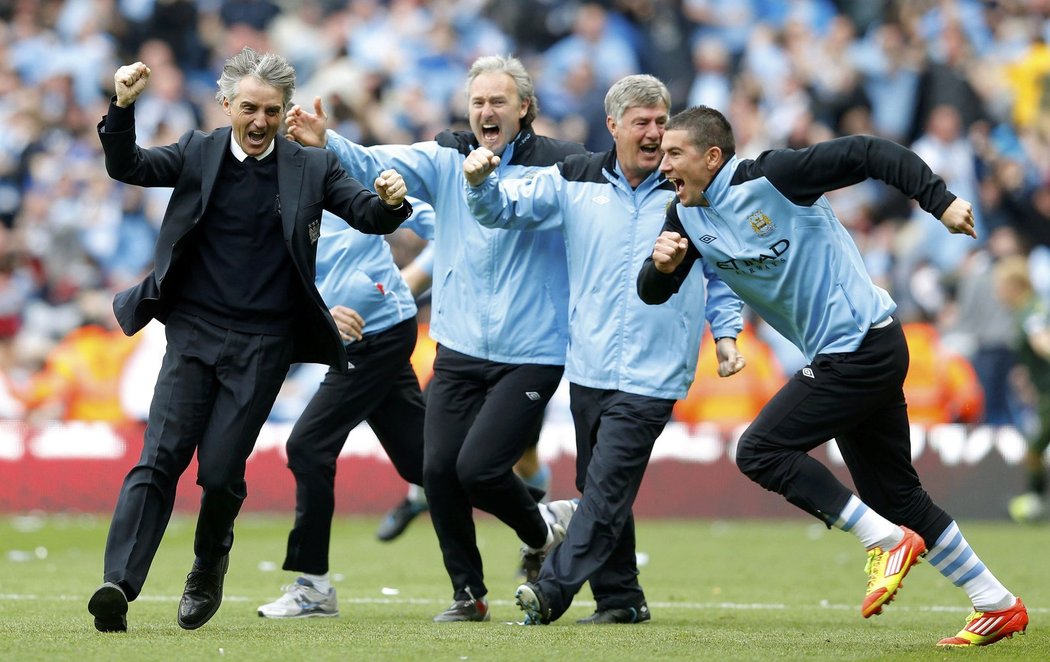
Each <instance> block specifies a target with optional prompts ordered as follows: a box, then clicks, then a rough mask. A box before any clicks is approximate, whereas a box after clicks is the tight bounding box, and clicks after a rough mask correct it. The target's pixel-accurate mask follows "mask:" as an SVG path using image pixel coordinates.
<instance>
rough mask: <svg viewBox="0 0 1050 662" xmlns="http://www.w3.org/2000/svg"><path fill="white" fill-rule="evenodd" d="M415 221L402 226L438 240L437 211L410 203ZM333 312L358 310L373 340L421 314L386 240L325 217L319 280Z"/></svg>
mask: <svg viewBox="0 0 1050 662" xmlns="http://www.w3.org/2000/svg"><path fill="white" fill-rule="evenodd" d="M409 202H411V203H412V216H410V217H409V219H408V220H407V221H405V222H404V223H402V224H401V227H403V228H409V229H410V230H412V231H413V232H415V233H416V234H417V235H419V236H420V237H422V238H424V239H431V238H433V235H434V209H433V207H431V206H430V205H428V204H426V203H424V202H420V201H418V200H413V199H410V200H409ZM314 282H315V283H317V290H318V291H319V292H320V293H321V298H322V299H324V302H325V304H327V305H328V307H329V308H331V307H332V306H336V305H341V306H347V307H348V308H353V309H354V310H356V311H357V312H358V314H359V315H361V317H362V318H363V319H364V320H365V327H364V330H363V331H362V333H363V334H364V335H366V336H367V335H370V334H373V333H378V332H380V331H385V330H387V329H389V328H390V327H392V326H394V325H396V324H399V323H401V322H404V321H405V320H407V319H411V318H412V317H414V316H415V314H416V303H415V300H414V299H413V297H412V293H411V292H410V291H409V289H408V285H406V284H405V281H404V279H403V278H401V270H400V269H398V267H397V264H395V263H394V257H393V255H391V253H390V244H388V243H387V241H386V239H385V238H384V237H383V235H378V234H364V233H362V232H358V231H357V230H355V229H354V228H352V227H350V226H349V225H347V224H346V221H344V220H342V219H341V218H339V217H338V216H336V215H335V214H331V213H329V212H324V213H323V214H322V215H321V238H320V239H319V240H318V242H317V276H316V278H315V280H314Z"/></svg>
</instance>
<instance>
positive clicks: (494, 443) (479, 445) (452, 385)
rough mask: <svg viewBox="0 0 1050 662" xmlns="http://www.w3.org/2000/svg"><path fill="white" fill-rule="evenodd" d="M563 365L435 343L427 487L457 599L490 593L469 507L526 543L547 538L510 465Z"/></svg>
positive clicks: (427, 427)
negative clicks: (515, 360)
mask: <svg viewBox="0 0 1050 662" xmlns="http://www.w3.org/2000/svg"><path fill="white" fill-rule="evenodd" d="M563 371H564V367H563V366H551V365H533V364H522V365H517V364H509V363H496V362H493V361H485V360H482V359H477V358H474V357H471V356H467V355H465V354H460V353H459V352H455V351H452V350H450V349H448V348H447V347H442V346H440V345H439V346H438V349H437V357H436V358H435V360H434V376H433V377H432V378H431V380H430V386H429V390H428V393H427V411H426V424H425V426H424V439H425V443H424V459H423V489H424V490H425V491H426V495H427V501H428V503H429V504H430V518H431V520H432V522H433V523H434V530H435V532H436V533H437V538H438V543H439V544H440V546H441V554H442V557H443V558H444V561H445V569H446V570H447V571H448V574H449V578H450V579H451V580H452V588H453V590H454V592H455V597H454V599H456V600H466V599H469V598H471V597H473V598H481V597H483V596H484V595H485V594H486V593H487V592H488V590H487V589H486V588H485V583H484V572H483V568H482V563H481V553H480V552H479V551H478V546H477V536H476V532H475V529H474V518H473V512H472V510H471V509H472V508H480V509H481V510H484V511H485V512H488V513H491V514H492V515H495V516H496V517H497V518H499V520H500V521H502V522H503V523H504V524H506V525H507V526H509V527H510V528H511V529H513V530H514V532H515V533H517V534H518V537H519V538H520V539H521V540H522V541H523V542H525V543H526V544H528V545H531V546H533V547H539V546H541V545H542V544H543V543H544V542H545V541H546V539H547V524H546V522H545V521H544V519H543V516H542V515H541V514H540V511H539V509H538V508H537V506H536V498H535V497H534V496H533V495H532V494H531V493H530V491H529V490H528V488H527V487H526V486H525V483H523V482H522V481H521V479H520V478H518V476H517V475H515V473H514V471H513V467H514V463H515V462H517V461H518V459H519V458H520V457H521V454H522V453H523V452H524V451H525V449H526V448H527V447H528V446H529V443H530V442H531V441H532V435H533V433H534V432H535V429H536V426H537V425H539V421H541V420H542V418H543V409H544V407H546V405H547V402H548V401H549V400H550V399H551V396H553V395H554V391H555V390H556V389H557V388H558V383H559V382H560V381H561V375H562V372H563Z"/></svg>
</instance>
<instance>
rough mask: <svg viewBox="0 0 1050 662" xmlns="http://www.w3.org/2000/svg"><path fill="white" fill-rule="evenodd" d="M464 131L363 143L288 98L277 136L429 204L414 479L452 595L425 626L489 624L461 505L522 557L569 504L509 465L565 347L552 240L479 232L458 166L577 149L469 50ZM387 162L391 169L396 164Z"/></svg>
mask: <svg viewBox="0 0 1050 662" xmlns="http://www.w3.org/2000/svg"><path fill="white" fill-rule="evenodd" d="M467 97H468V115H469V117H468V119H469V121H470V126H471V129H472V131H470V132H467V131H444V132H442V133H441V134H440V135H438V136H437V139H436V140H433V141H429V142H421V143H416V144H413V145H380V146H375V147H362V146H361V145H356V144H354V143H352V142H351V141H349V140H347V139H345V138H343V137H342V136H339V135H338V134H336V133H335V132H333V131H328V132H327V133H326V132H325V131H324V115H323V111H322V109H321V108H320V101H319V100H317V101H315V104H314V105H315V110H316V114H311V113H308V112H306V111H305V110H303V109H302V108H300V107H299V106H295V107H293V108H292V110H291V111H289V113H288V116H287V121H288V132H289V135H290V136H291V137H293V138H295V139H296V140H299V141H300V142H304V143H306V144H311V145H325V146H326V147H327V149H329V150H331V151H333V152H335V154H336V155H338V157H339V161H340V164H341V165H342V166H343V168H345V169H346V170H347V172H350V173H353V174H354V175H357V176H360V177H364V176H366V174H367V173H370V172H380V171H382V170H385V169H388V168H393V167H397V168H398V169H399V172H401V173H402V174H403V175H404V178H405V183H406V185H407V186H408V187H409V189H410V190H411V191H412V195H413V196H416V197H418V198H420V199H422V200H423V201H425V202H428V203H430V204H432V205H433V206H434V210H435V213H436V215H437V218H438V219H439V220H438V221H437V224H436V226H435V230H434V283H433V289H432V304H431V319H430V335H431V336H432V337H433V338H434V340H436V341H437V342H438V350H437V357H436V359H435V362H434V376H433V378H432V381H431V383H430V386H429V392H428V395H427V411H426V424H425V432H424V436H425V449H424V455H425V457H424V461H423V487H424V488H425V490H426V495H427V500H428V502H429V503H430V514H431V519H432V520H433V523H434V530H435V532H436V533H437V537H438V542H439V544H440V545H441V552H442V556H443V558H444V562H445V568H446V570H447V571H448V573H449V577H450V579H451V581H452V588H453V591H454V595H453V603H452V605H451V606H450V607H449V608H448V609H447V610H445V611H444V612H442V613H441V614H438V615H437V616H436V617H435V620H437V621H442V622H444V621H486V620H489V618H490V616H489V611H488V603H487V601H486V600H485V595H486V593H487V592H488V589H487V588H486V587H485V584H484V577H483V573H482V563H481V553H480V552H479V551H478V548H477V542H476V536H475V530H474V520H473V512H472V508H473V507H477V508H480V509H482V510H484V511H486V512H489V513H491V514H493V515H495V516H496V517H497V518H499V519H500V520H501V521H503V522H504V523H505V524H507V525H508V526H510V527H511V528H512V529H513V530H514V531H515V533H516V534H517V535H518V538H519V539H521V541H522V542H523V544H524V545H525V547H526V550H527V551H528V553H529V554H537V555H542V554H544V553H546V552H548V551H549V550H550V549H551V548H552V547H553V546H554V545H555V544H556V543H558V542H560V540H561V537H562V535H563V531H564V527H565V524H566V522H567V520H568V518H569V517H571V515H572V508H573V506H572V504H571V503H570V502H553V503H551V504H543V505H542V506H539V505H538V504H537V503H536V498H535V496H534V495H533V494H532V493H530V491H529V490H528V488H527V487H526V486H525V484H524V483H523V482H522V481H521V479H519V478H518V477H517V476H515V474H514V473H513V471H512V467H513V465H514V463H515V462H516V461H517V460H518V458H519V457H521V454H522V452H523V451H524V450H525V448H526V447H527V446H528V445H529V442H530V440H531V439H532V436H533V433H534V431H535V430H536V428H537V426H539V425H540V424H541V421H542V416H543V409H544V407H545V406H546V404H547V401H548V400H550V398H551V396H552V395H553V394H554V391H555V390H556V389H557V386H558V384H559V382H560V381H561V376H562V373H563V372H564V365H565V349H566V345H567V343H568V321H567V317H568V291H569V287H568V276H567V272H566V267H565V245H564V243H563V241H562V238H561V235H560V234H559V233H558V232H555V231H548V232H529V233H516V232H501V231H499V230H492V229H488V228H483V227H480V226H479V225H478V224H477V222H475V221H474V217H473V216H472V215H471V213H470V210H469V209H468V208H467V202H466V194H465V192H464V190H463V189H464V184H463V160H464V159H465V158H466V155H467V154H468V153H470V151H471V150H472V149H474V148H475V147H477V146H479V145H482V146H485V147H487V148H488V149H490V150H492V151H493V152H496V153H500V154H502V156H503V164H502V165H501V167H500V169H501V171H502V172H503V173H504V174H505V175H507V176H510V177H520V176H524V175H525V174H526V173H528V172H530V171H533V170H536V169H537V168H538V167H541V166H548V165H552V164H554V163H557V162H559V161H561V160H562V159H564V158H565V157H566V156H568V155H570V154H578V153H583V152H584V149H583V147H582V146H580V145H577V144H574V143H568V142H565V141H560V140H553V139H551V138H545V137H542V136H538V135H536V134H535V133H534V132H533V130H532V119H533V118H534V117H535V116H536V112H537V106H536V98H535V95H534V94H533V85H532V80H531V79H530V78H529V75H528V73H527V72H526V71H525V68H524V66H523V65H522V64H521V63H520V62H519V61H518V60H516V59H514V58H504V57H499V56H486V57H482V58H479V59H478V60H477V61H476V62H475V63H474V64H473V65H472V66H471V69H470V71H469V72H468V74H467ZM394 164H397V165H396V166H395V165H394Z"/></svg>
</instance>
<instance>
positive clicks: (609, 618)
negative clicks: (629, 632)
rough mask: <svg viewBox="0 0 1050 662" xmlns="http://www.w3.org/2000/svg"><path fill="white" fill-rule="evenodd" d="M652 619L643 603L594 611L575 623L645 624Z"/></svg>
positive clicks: (647, 607) (647, 606)
mask: <svg viewBox="0 0 1050 662" xmlns="http://www.w3.org/2000/svg"><path fill="white" fill-rule="evenodd" d="M651 618H652V614H650V613H649V605H647V604H645V603H644V602H643V603H642V604H641V606H638V607H620V608H616V609H603V610H601V611H596V612H594V613H593V614H591V615H590V616H588V617H587V618H581V619H580V620H578V621H576V622H577V623H579V624H580V625H612V624H614V623H645V622H646V621H648V620H650V619H651Z"/></svg>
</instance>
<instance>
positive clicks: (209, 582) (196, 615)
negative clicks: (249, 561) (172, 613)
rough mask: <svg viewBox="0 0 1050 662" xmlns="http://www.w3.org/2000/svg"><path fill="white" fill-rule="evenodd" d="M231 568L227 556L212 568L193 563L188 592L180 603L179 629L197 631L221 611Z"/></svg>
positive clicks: (187, 581)
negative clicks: (226, 579)
mask: <svg viewBox="0 0 1050 662" xmlns="http://www.w3.org/2000/svg"><path fill="white" fill-rule="evenodd" d="M229 566H230V556H229V554H227V555H226V556H223V557H222V558H221V559H219V562H218V563H216V564H215V565H214V566H212V567H210V568H201V567H200V566H198V565H197V562H196V561H194V562H193V569H192V570H190V574H188V575H186V590H185V591H183V593H182V600H181V601H180V602H179V618H178V621H179V627H181V628H182V629H184V630H196V629H197V628H199V627H200V626H202V625H204V624H205V623H207V622H208V620H209V619H211V617H212V616H214V615H215V612H217V611H219V605H220V604H222V580H223V578H224V577H225V576H226V569H227V568H228V567H229Z"/></svg>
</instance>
